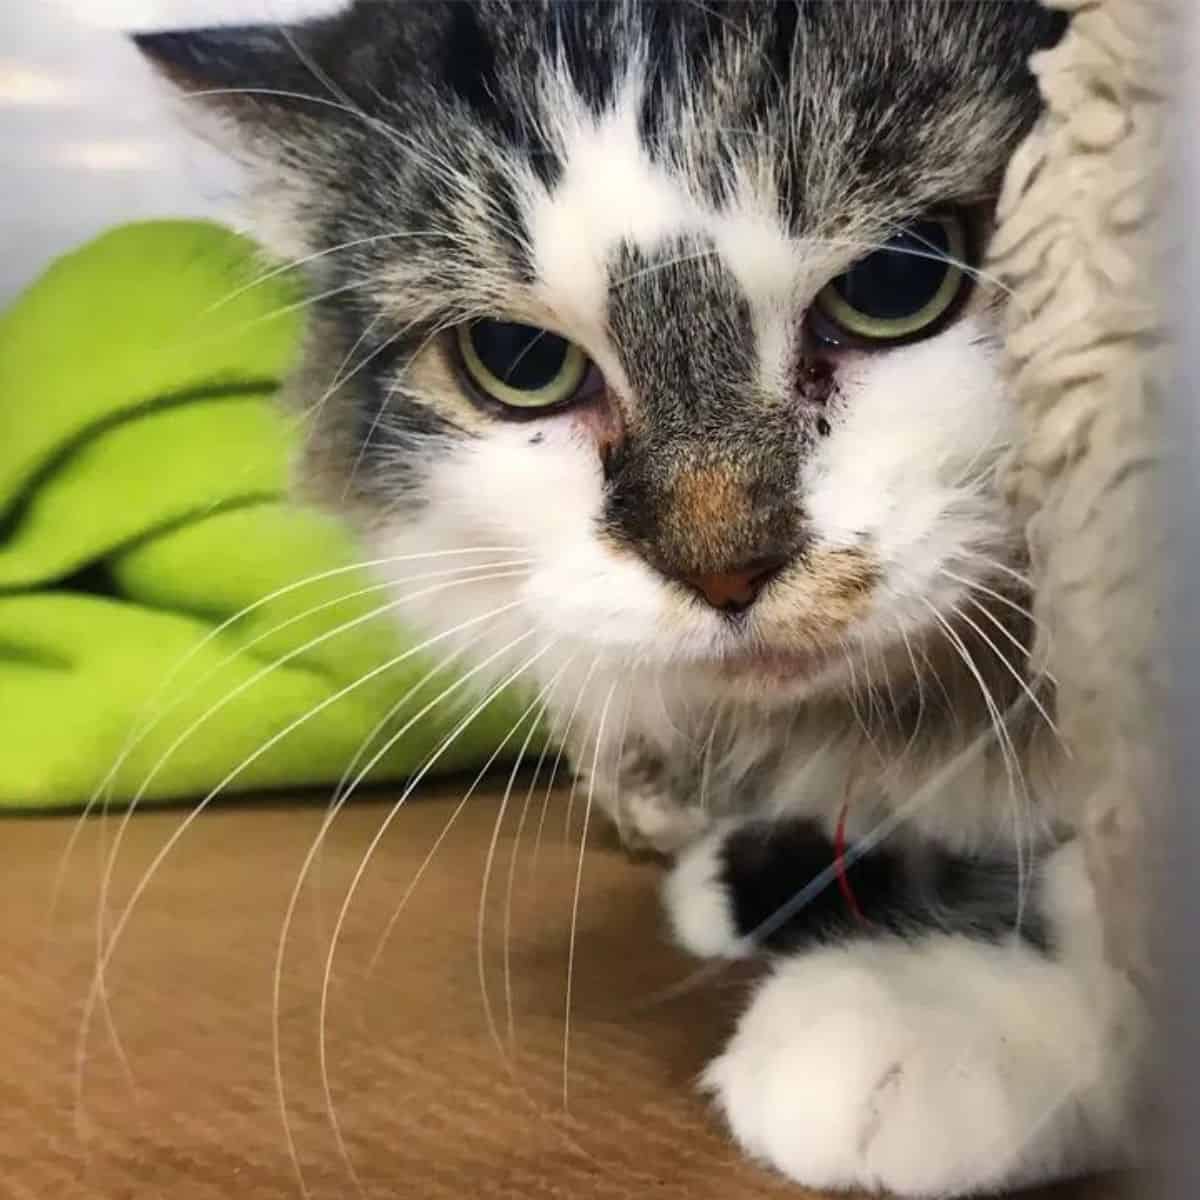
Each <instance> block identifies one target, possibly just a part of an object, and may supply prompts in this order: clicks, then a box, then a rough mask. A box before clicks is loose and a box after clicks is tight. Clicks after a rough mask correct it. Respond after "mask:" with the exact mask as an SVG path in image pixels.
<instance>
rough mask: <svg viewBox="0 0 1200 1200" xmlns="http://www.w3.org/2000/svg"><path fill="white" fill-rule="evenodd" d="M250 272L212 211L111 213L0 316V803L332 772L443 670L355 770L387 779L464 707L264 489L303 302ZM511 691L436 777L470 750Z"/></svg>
mask: <svg viewBox="0 0 1200 1200" xmlns="http://www.w3.org/2000/svg"><path fill="white" fill-rule="evenodd" d="M264 274H265V269H264V268H263V266H262V264H261V262H260V261H259V260H258V258H257V257H256V254H255V251H254V248H253V247H252V246H251V245H250V244H249V243H247V242H246V241H244V240H243V239H241V238H240V237H237V236H236V235H234V234H232V233H230V232H228V231H227V230H224V229H221V228H219V227H218V226H215V225H210V224H205V223H193V222H173V221H172V222H166V221H164V222H154V223H149V224H140V225H133V226H129V227H126V228H122V229H119V230H117V231H115V232H113V233H110V234H108V235H107V236H105V237H102V238H101V239H99V240H98V241H96V242H94V243H92V244H91V245H89V246H86V247H85V248H83V249H82V250H80V251H78V252H77V253H75V254H73V255H70V256H69V257H67V258H65V259H63V260H62V261H60V262H58V263H57V264H55V265H54V266H53V267H52V268H51V269H50V270H49V271H48V272H47V274H46V275H45V276H44V277H43V278H42V279H41V280H40V281H39V282H38V283H36V284H35V285H34V286H33V287H32V288H31V289H30V290H29V291H28V292H27V293H26V294H25V295H24V296H23V297H21V298H20V299H19V300H18V301H17V303H16V304H15V305H14V306H13V307H12V308H11V309H10V310H9V311H8V312H7V313H6V314H4V315H3V316H0V807H9V808H43V807H45V808H49V807H69V806H75V805H79V804H81V803H84V802H86V801H87V800H88V799H89V798H90V797H91V796H92V795H93V794H94V793H95V791H96V789H97V787H98V786H99V785H101V784H102V783H107V788H108V791H109V792H110V794H111V796H112V797H113V798H114V799H116V800H126V801H127V800H128V799H129V798H130V797H131V796H134V795H137V794H139V793H140V794H142V795H143V796H144V798H145V799H149V800H166V799H182V798H190V797H197V796H203V795H206V794H207V793H209V792H210V791H211V790H213V789H215V788H217V787H218V785H220V786H221V787H222V790H223V791H226V790H228V791H249V790H261V789H268V788H296V787H301V786H317V785H329V784H333V783H336V782H337V781H338V780H339V778H341V777H342V776H343V773H344V772H345V771H346V770H347V769H348V768H349V767H350V766H351V764H353V763H354V761H355V755H356V753H358V752H359V751H360V748H362V747H363V746H364V744H365V745H366V749H365V750H363V752H362V754H361V755H360V757H359V759H358V762H359V763H363V764H365V763H368V762H369V761H370V759H371V758H372V757H373V756H374V751H375V750H376V749H377V748H380V747H381V746H382V744H383V742H384V741H385V740H386V736H387V735H388V734H390V733H392V732H395V731H398V730H399V729H400V728H401V727H402V726H403V725H405V724H406V723H408V721H409V720H410V719H412V718H413V717H415V716H417V714H418V713H420V711H421V709H422V708H425V707H426V706H427V705H430V703H431V702H432V701H434V700H436V699H437V697H438V696H439V695H440V694H441V693H442V692H443V691H444V690H445V689H447V688H448V687H452V686H453V685H454V684H455V683H456V682H458V683H459V684H460V686H459V687H458V688H457V690H454V691H452V692H451V693H450V695H448V696H446V697H445V699H444V700H442V701H440V702H439V703H437V704H433V705H432V707H430V710H429V712H428V713H426V714H425V715H423V716H421V717H420V718H419V719H418V720H416V722H415V723H414V724H413V725H412V727H411V728H410V729H409V730H408V732H407V733H405V734H404V736H402V737H401V738H400V739H399V741H398V742H397V743H396V745H395V746H394V748H393V749H392V750H391V751H390V752H389V753H387V754H386V755H385V756H384V757H383V758H381V759H380V761H379V762H378V764H377V765H376V767H375V768H374V770H373V771H372V772H371V775H370V778H372V779H376V780H378V779H397V778H399V777H404V776H408V775H410V774H411V773H413V771H414V770H415V769H416V768H417V767H418V766H419V765H420V764H422V763H423V762H424V761H425V759H426V756H427V755H429V754H430V752H431V751H433V750H434V749H436V748H437V747H438V746H439V745H440V743H441V741H442V739H443V738H444V737H445V735H446V734H447V733H448V732H450V731H451V730H452V729H454V728H455V727H456V726H457V725H458V724H459V723H460V721H461V718H462V717H463V716H464V715H465V714H466V713H469V712H470V711H471V708H472V707H473V705H472V704H471V703H470V701H471V699H472V696H471V692H470V682H471V681H470V680H466V681H465V682H463V681H462V679H461V676H460V677H456V676H455V675H454V674H453V668H454V665H455V664H454V662H451V663H450V664H449V665H448V666H445V667H442V669H441V670H440V671H437V670H435V668H437V666H438V665H439V664H440V663H442V662H444V655H443V654H442V653H440V652H439V648H438V647H436V646H435V647H432V648H431V649H430V650H429V651H428V657H424V656H423V655H421V654H416V653H408V650H409V647H407V646H406V643H405V639H404V637H403V636H402V635H401V633H400V632H398V630H397V627H396V625H395V617H394V615H393V614H384V615H372V614H374V612H375V610H376V609H377V608H378V607H379V606H380V605H382V604H383V603H385V601H386V599H387V597H386V595H385V594H384V593H383V592H382V591H380V590H378V589H377V588H376V589H374V590H367V589H370V588H371V586H372V584H373V583H374V582H375V581H374V580H372V579H370V578H369V577H367V576H365V575H364V574H361V573H360V572H359V570H358V569H357V568H355V567H354V566H353V564H355V562H356V561H358V560H359V559H361V557H362V553H361V551H358V550H356V549H355V548H354V546H353V545H352V544H351V543H350V542H349V540H348V539H347V537H346V535H345V534H344V533H343V531H342V530H341V529H340V528H338V527H337V526H335V525H334V523H333V522H331V521H330V520H328V519H326V518H324V517H322V516H319V515H317V514H315V513H313V512H308V511H302V510H300V509H298V508H296V507H293V506H292V505H290V504H289V503H288V502H287V500H286V490H287V470H288V462H289V459H290V455H291V451H292V449H293V448H294V444H295V441H296V437H297V428H296V425H295V423H294V420H293V418H291V417H289V416H286V415H284V414H283V413H282V412H281V411H277V410H276V408H275V407H274V405H273V398H274V393H275V392H276V390H277V387H278V385H279V380H280V377H281V375H282V374H284V373H285V372H286V370H287V368H288V365H289V363H290V361H291V360H292V358H293V356H294V354H295V353H296V348H297V341H298V338H299V334H300V325H301V320H302V317H303V305H302V304H301V303H300V301H299V299H298V295H297V292H296V290H295V284H294V283H293V282H290V281H288V280H287V279H285V278H284V277H283V276H282V275H279V276H273V277H271V278H269V279H266V280H263V281H261V282H256V281H258V280H262V276H263V275H264ZM458 565H461V564H460V562H459V561H457V560H455V561H446V560H443V561H442V562H441V563H439V562H437V561H436V560H435V561H433V562H432V563H429V564H424V565H422V566H420V567H414V568H413V571H414V574H419V573H427V572H429V571H431V570H435V569H437V568H438V567H439V566H440V567H441V568H442V569H443V570H445V569H447V568H448V567H451V566H458ZM312 576H322V578H320V579H317V580H316V581H314V582H311V583H304V584H301V583H298V581H302V580H305V579H307V578H309V577H312ZM437 583H438V581H437V580H429V582H428V583H426V584H424V586H436V585H437ZM413 586H414V587H415V586H421V585H418V584H414V585H413ZM280 591H282V594H281V595H278V596H277V597H275V598H274V599H271V600H269V601H267V602H262V601H263V599H264V597H269V596H271V595H272V594H273V593H276V592H280ZM356 593H357V594H356ZM244 609H249V611H248V612H246V613H245V615H244V616H242V617H240V618H237V619H233V618H235V617H237V614H238V613H240V612H242V610H244ZM343 625H347V628H345V629H341V627H342V626H343ZM397 660H399V661H397ZM431 671H433V672H434V673H433V674H431V673H430V672H431ZM359 680H365V682H362V683H357V681H359ZM422 680H424V682H422ZM356 684H357V686H355V685H356ZM414 689H415V690H414ZM406 695H407V696H408V699H407V700H405V699H404V698H405V696H406ZM398 703H399V705H400V707H399V708H397V709H396V711H394V712H393V711H392V710H393V708H394V707H395V706H396V705H397V704H398ZM515 704H516V702H515V701H514V700H512V699H511V698H507V697H506V698H502V699H501V700H499V701H497V702H495V703H494V704H492V705H489V706H488V707H487V708H486V709H485V710H484V711H483V712H482V713H481V715H480V716H479V717H478V718H477V719H476V720H475V721H474V722H473V723H471V724H470V725H469V726H468V727H467V728H466V729H465V730H464V731H463V732H462V733H461V734H460V735H459V736H458V737H457V738H456V739H455V740H454V742H453V744H452V746H451V748H450V749H449V751H448V752H447V753H446V754H445V755H444V756H443V757H442V758H441V759H440V760H439V761H438V764H437V767H438V769H440V770H459V769H462V768H464V767H466V766H469V765H472V764H474V763H476V762H479V761H481V760H482V759H483V758H484V757H485V756H486V755H487V754H488V753H489V752H490V751H491V750H493V749H494V748H495V747H496V746H498V745H499V744H500V742H501V740H502V738H503V735H504V734H506V733H507V732H508V731H509V730H510V729H511V728H512V725H513V722H514V720H515V718H516V717H517V716H518V715H519V714H520V712H521V711H522V709H521V708H520V707H516V706H515ZM373 732H374V733H375V734H376V736H375V737H374V738H373V740H370V741H368V739H370V738H371V735H372V733H373ZM243 763H244V764H245V765H244V766H243V765H242V764H243ZM239 767H240V769H239Z"/></svg>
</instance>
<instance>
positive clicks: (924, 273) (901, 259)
mask: <svg viewBox="0 0 1200 1200" xmlns="http://www.w3.org/2000/svg"><path fill="white" fill-rule="evenodd" d="M969 253H970V237H969V230H968V226H967V221H966V218H965V217H964V216H963V214H962V213H960V212H955V211H951V212H947V213H939V214H935V215H931V216H927V217H922V218H921V219H919V220H916V221H912V222H910V223H909V224H908V225H906V226H905V227H904V228H902V229H900V230H898V231H897V232H896V233H895V234H893V236H892V237H891V238H890V239H889V240H888V241H886V242H884V243H883V244H882V245H881V246H880V247H879V248H878V249H877V250H875V251H873V252H872V253H871V254H868V255H867V256H866V257H865V258H861V259H859V261H858V262H856V263H855V264H854V265H853V266H852V267H850V269H849V270H848V271H845V272H843V274H841V275H839V276H838V277H837V278H836V279H834V280H833V281H832V282H830V283H829V284H828V285H827V286H826V287H825V288H824V289H823V290H822V291H821V293H820V294H819V295H818V296H817V299H816V301H815V303H814V305H813V309H812V313H811V316H810V325H811V326H812V329H813V332H814V334H815V335H816V337H817V338H818V339H819V340H821V341H824V342H827V343H830V344H833V345H856V346H860V347H863V348H867V349H869V348H871V347H884V346H897V345H900V344H902V343H904V342H912V341H917V340H918V339H921V338H927V337H932V336H933V334H935V333H937V332H938V331H939V330H941V329H943V328H944V327H945V326H946V324H947V323H948V322H949V321H950V319H951V318H952V317H953V316H954V314H955V313H956V312H958V311H959V309H960V307H961V305H962V302H963V300H964V298H965V297H966V295H967V293H968V292H969V290H970V286H971V273H970V267H969V264H968V263H967V261H966V260H967V259H968V257H969Z"/></svg>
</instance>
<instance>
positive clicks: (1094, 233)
mask: <svg viewBox="0 0 1200 1200" xmlns="http://www.w3.org/2000/svg"><path fill="white" fill-rule="evenodd" d="M1052 3H1053V4H1054V6H1056V7H1058V8H1062V9H1067V10H1070V11H1071V12H1072V14H1073V19H1072V25H1071V29H1070V31H1069V32H1068V34H1067V36H1066V38H1065V39H1064V40H1063V42H1062V43H1061V44H1060V45H1059V46H1057V47H1056V48H1055V49H1053V50H1050V51H1046V52H1044V53H1043V54H1040V55H1038V56H1036V58H1035V60H1034V70H1035V72H1036V74H1037V76H1038V78H1039V81H1040V84H1041V87H1042V91H1043V94H1044V97H1045V100H1046V105H1047V111H1046V114H1045V115H1044V117H1043V119H1042V121H1041V123H1040V125H1039V127H1038V128H1037V129H1036V130H1035V132H1034V134H1033V135H1032V136H1031V137H1030V139H1029V140H1028V142H1027V144H1026V145H1025V146H1024V147H1023V148H1022V149H1021V151H1020V152H1019V153H1018V154H1017V156H1016V157H1015V159H1014V161H1013V163H1012V166H1011V167H1010V170H1009V176H1008V180H1007V185H1006V189H1005V193H1004V196H1003V199H1002V202H1001V227H1000V230H999V234H998V237H997V239H996V243H995V248H994V251H993V259H994V262H993V264H992V267H993V269H994V270H995V271H996V272H997V273H998V274H999V275H1000V276H1001V278H1002V279H1003V280H1004V281H1005V282H1006V283H1007V284H1009V285H1010V286H1012V287H1013V289H1014V291H1015V299H1016V303H1015V304H1014V305H1013V306H1012V309H1011V311H1012V318H1011V326H1010V341H1009V346H1010V353H1011V359H1012V366H1013V371H1014V373H1015V380H1016V385H1017V389H1018V393H1019V397H1020V402H1021V411H1022V421H1023V441H1022V443H1021V444H1020V445H1019V446H1018V448H1017V452H1016V455H1015V459H1014V462H1013V467H1012V472H1011V477H1010V478H1011V485H1012V496H1013V500H1014V503H1016V504H1017V505H1018V506H1019V509H1020V511H1021V512H1022V513H1023V515H1024V516H1025V517H1026V518H1027V520H1028V534H1029V540H1030V547H1031V553H1032V555H1033V562H1034V571H1035V575H1036V578H1037V580H1038V599H1037V605H1036V611H1037V616H1038V618H1039V621H1040V622H1041V629H1040V632H1039V642H1038V646H1037V651H1036V655H1035V657H1036V658H1037V660H1038V662H1039V665H1042V666H1044V667H1046V668H1048V669H1049V670H1050V671H1051V672H1052V673H1053V675H1054V676H1055V677H1056V678H1057V680H1058V714H1059V726H1060V729H1061V731H1062V733H1063V735H1064V737H1065V739H1066V742H1067V744H1068V745H1069V747H1070V750H1071V759H1070V762H1069V764H1068V766H1067V772H1068V777H1069V787H1070V792H1069V794H1070V795H1071V796H1074V797H1078V798H1079V799H1078V803H1079V805H1080V811H1079V820H1080V823H1081V824H1082V826H1083V828H1084V829H1085V831H1086V836H1087V839H1088V844H1089V852H1090V863H1091V868H1092V874H1093V878H1094V880H1095V882H1096V885H1097V888H1098V891H1099V893H1100V896H1101V901H1102V903H1103V905H1104V908H1105V914H1106V919H1107V927H1108V931H1109V945H1110V952H1111V954H1112V955H1113V957H1114V958H1115V959H1116V960H1117V961H1119V962H1120V963H1121V964H1122V965H1124V966H1126V967H1128V968H1130V969H1131V970H1133V971H1134V972H1135V973H1136V974H1137V975H1138V977H1139V978H1142V979H1144V978H1145V975H1146V968H1147V964H1146V961H1145V948H1146V944H1147V939H1146V937H1145V936H1144V933H1143V929H1142V926H1143V920H1144V908H1145V896H1146V892H1147V890H1148V889H1147V875H1146V870H1145V854H1144V852H1143V851H1144V846H1145V839H1144V828H1145V825H1146V822H1147V819H1148V816H1149V815H1150V814H1151V813H1152V812H1153V810H1154V804H1153V801H1154V799H1155V798H1156V797H1157V796H1158V795H1160V794H1161V791H1162V786H1161V779H1160V771H1161V764H1162V762H1163V761H1164V759H1163V754H1162V751H1161V748H1160V744H1159V728H1160V725H1161V716H1162V702H1161V699H1160V697H1161V692H1162V672H1161V671H1160V669H1159V666H1160V664H1159V656H1158V653H1157V646H1156V641H1157V636H1158V619H1159V602H1158V601H1159V596H1158V590H1159V588H1158V567H1159V564H1160V559H1159V555H1160V554H1161V552H1162V539H1161V530H1162V521H1161V520H1160V516H1159V513H1158V512H1157V510H1156V508H1157V494H1156V493H1157V485H1158V470H1157V466H1158V460H1159V458H1160V447H1161V442H1160V427H1159V420H1160V405H1161V400H1162V396H1163V391H1164V384H1165V368H1164V358H1165V355H1164V354H1163V350H1162V337H1161V327H1162V326H1161V322H1162V316H1161V311H1160V309H1161V305H1160V302H1159V297H1160V295H1161V294H1162V292H1161V283H1160V271H1159V268H1160V266H1161V251H1160V246H1159V240H1158V230H1159V222H1158V221H1157V219H1156V218H1157V214H1158V213H1159V211H1160V210H1161V205H1160V204H1159V200H1160V196H1161V191H1162V189H1161V186H1160V185H1161V182H1162V180H1161V177H1162V171H1161V165H1162V157H1163V156H1162V138H1163V132H1164V107H1165V106H1164V104H1163V102H1162V101H1163V97H1162V93H1161V89H1162V86H1163V82H1164V77H1165V74H1166V73H1165V71H1164V63H1165V54H1164V53H1163V49H1164V46H1165V41H1164V39H1163V37H1162V34H1163V32H1164V29H1165V24H1166V17H1167V15H1168V14H1167V3H1168V0H1052Z"/></svg>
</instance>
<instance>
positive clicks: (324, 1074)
mask: <svg viewBox="0 0 1200 1200" xmlns="http://www.w3.org/2000/svg"><path fill="white" fill-rule="evenodd" d="M535 633H536V630H532V629H531V630H528V631H526V632H525V633H523V634H521V635H519V636H518V637H516V638H514V639H513V640H512V641H511V642H509V643H508V644H507V645H505V646H502V647H501V648H500V649H499V650H497V651H496V652H495V653H494V654H492V655H491V656H489V657H488V658H486V659H484V660H483V662H481V663H480V664H479V666H477V667H475V668H474V669H473V670H472V671H471V672H469V673H468V676H467V677H468V678H469V677H470V676H471V675H474V674H478V672H479V671H481V670H483V669H484V668H486V667H487V666H489V665H490V664H491V663H492V662H494V661H495V660H496V659H497V658H499V657H500V656H501V655H503V654H507V653H508V652H510V651H512V650H514V649H515V648H516V647H517V646H519V645H520V644H521V643H522V642H525V641H527V640H528V639H529V638H531V637H533V636H534V635H535ZM548 650H549V646H547V647H544V648H543V649H542V650H540V651H538V652H537V653H536V654H535V655H534V656H533V657H532V658H530V659H528V660H527V661H526V662H524V663H522V664H521V666H520V667H518V668H517V669H516V670H514V671H512V672H510V673H509V674H508V675H507V676H506V677H505V678H504V679H503V680H502V681H501V682H500V683H498V684H497V685H496V686H495V687H494V688H493V689H492V690H491V691H490V692H489V693H488V694H487V695H486V696H484V698H483V699H482V700H481V701H480V702H479V703H478V704H476V705H475V707H474V708H472V709H471V711H470V712H469V713H468V714H467V715H466V716H465V717H464V718H463V719H462V720H461V721H460V722H459V723H458V724H457V725H456V726H455V727H454V729H453V730H452V731H451V732H450V733H449V734H448V735H447V736H446V737H445V738H444V739H443V740H442V743H441V745H440V746H439V747H438V749H437V750H436V751H435V752H434V753H433V754H432V755H430V757H429V758H428V759H426V761H425V763H424V765H422V767H421V768H420V770H418V771H417V773H416V774H415V775H414V776H413V777H412V779H411V780H409V782H408V784H407V785H406V786H405V788H404V790H403V791H402V792H401V793H400V798H399V799H398V800H397V801H396V803H395V804H394V805H392V807H391V808H390V809H389V810H388V814H387V816H386V817H385V818H384V819H383V823H382V824H381V825H380V827H379V829H378V831H377V832H376V833H375V836H374V837H373V838H372V839H371V842H370V844H369V845H368V846H367V849H366V851H365V853H364V854H363V857H362V861H361V862H360V863H359V865H358V869H357V870H356V871H355V873H354V876H353V878H352V879H351V880H350V886H349V887H348V888H347V890H346V896H345V898H344V900H343V901H342V906H341V908H340V909H339V910H338V915H337V920H336V921H335V922H334V927H333V936H332V939H331V940H330V944H329V951H328V953H327V954H326V957H325V971H324V976H323V978H322V981H321V1003H320V1013H319V1016H318V1059H319V1063H320V1070H321V1088H322V1092H323V1094H324V1098H325V1105H326V1111H327V1112H328V1114H329V1118H330V1125H331V1128H332V1130H333V1135H334V1139H335V1140H336V1142H337V1144H338V1148H339V1150H340V1152H341V1153H342V1155H343V1157H344V1158H345V1160H346V1161H347V1162H349V1161H350V1156H349V1149H348V1147H347V1146H346V1141H345V1137H344V1135H343V1133H342V1129H341V1123H340V1122H339V1120H338V1117H337V1109H336V1107H335V1105H334V1102H333V1087H332V1083H331V1080H330V1075H329V1056H328V1042H327V1037H326V1033H327V1030H328V1026H329V991H330V985H331V983H332V980H333V967H334V961H335V959H336V957H337V947H338V942H339V941H340V940H341V935H342V929H343V927H344V926H345V923H346V917H347V914H348V913H349V912H350V906H351V905H352V904H353V903H354V897H355V895H357V893H358V888H359V886H360V885H361V883H362V880H363V877H364V876H365V875H366V872H367V867H368V866H369V865H370V863H371V860H372V859H373V858H374V856H375V851H376V850H377V849H378V848H379V845H380V843H381V842H382V841H383V839H384V836H385V835H386V834H387V831H388V830H389V829H390V828H391V825H392V822H393V821H394V820H395V819H396V817H397V815H398V814H399V813H400V811H401V809H402V808H403V807H404V805H405V803H406V802H407V801H408V798H409V797H410V796H411V795H412V794H413V791H414V790H415V789H416V788H417V787H418V786H419V785H420V783H421V781H422V780H423V779H424V778H425V776H426V775H427V774H428V773H429V772H430V771H431V770H432V769H433V767H434V766H435V765H436V764H437V762H438V760H439V759H440V758H441V756H442V755H443V754H445V752H446V751H447V750H449V749H450V747H451V746H452V745H453V744H454V742H455V741H456V740H457V739H458V736H459V734H461V733H462V732H463V730H464V729H466V728H467V727H468V726H469V725H470V724H471V723H472V722H473V721H474V720H475V718H476V717H478V716H479V714H480V713H481V712H483V710H484V709H485V708H487V707H488V705H489V704H491V703H492V702H493V701H494V700H495V699H496V697H497V696H499V695H500V694H501V693H502V692H503V691H504V690H505V689H506V688H507V687H508V686H509V685H510V684H512V683H514V682H515V681H516V680H517V679H518V678H519V677H520V676H521V675H522V674H524V673H525V671H527V670H528V669H529V668H530V667H532V666H533V665H534V664H535V663H536V662H537V661H538V660H539V659H540V658H541V657H542V656H543V655H544V654H545V653H546V652H547V651H548ZM392 744H393V741H392V740H389V742H388V743H385V745H384V746H383V748H382V749H381V750H380V751H379V753H378V755H377V756H376V759H378V758H382V756H383V755H384V754H386V753H387V751H388V750H390V748H391V745H392ZM373 766H374V760H373V761H372V762H370V763H368V764H367V765H366V766H365V767H364V768H363V770H362V771H360V772H359V775H358V778H357V779H356V780H355V782H354V783H353V784H351V791H353V790H354V787H355V786H356V785H357V783H358V782H359V780H361V779H362V778H363V777H364V776H365V775H366V774H367V773H368V772H369V771H370V770H371V768H372V767H373Z"/></svg>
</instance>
